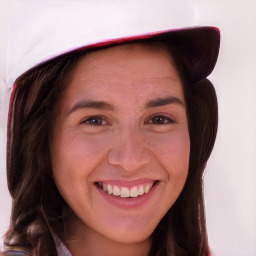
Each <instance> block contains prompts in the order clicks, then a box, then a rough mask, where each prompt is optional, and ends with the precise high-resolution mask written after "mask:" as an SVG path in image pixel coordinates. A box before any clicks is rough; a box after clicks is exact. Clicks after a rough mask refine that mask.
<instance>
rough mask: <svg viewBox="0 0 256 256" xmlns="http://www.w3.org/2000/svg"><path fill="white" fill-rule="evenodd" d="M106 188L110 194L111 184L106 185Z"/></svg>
mask: <svg viewBox="0 0 256 256" xmlns="http://www.w3.org/2000/svg"><path fill="white" fill-rule="evenodd" d="M107 190H108V193H109V194H110V195H111V194H112V187H111V185H109V184H108V185H107Z"/></svg>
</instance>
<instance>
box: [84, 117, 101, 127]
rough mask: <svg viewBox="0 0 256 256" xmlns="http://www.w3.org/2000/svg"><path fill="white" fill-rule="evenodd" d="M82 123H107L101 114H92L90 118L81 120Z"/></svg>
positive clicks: (97, 124) (98, 124)
mask: <svg viewBox="0 0 256 256" xmlns="http://www.w3.org/2000/svg"><path fill="white" fill-rule="evenodd" d="M81 123H82V124H89V125H96V126H100V125H104V124H106V121H105V120H104V119H103V118H102V117H99V116H92V117H90V118H87V119H85V120H84V121H82V122H81Z"/></svg>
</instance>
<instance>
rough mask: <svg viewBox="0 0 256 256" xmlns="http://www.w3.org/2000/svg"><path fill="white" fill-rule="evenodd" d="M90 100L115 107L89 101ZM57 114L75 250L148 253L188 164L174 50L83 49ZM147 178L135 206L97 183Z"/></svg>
mask: <svg viewBox="0 0 256 256" xmlns="http://www.w3.org/2000/svg"><path fill="white" fill-rule="evenodd" d="M159 99H167V100H165V101H163V100H159ZM170 99H172V100H170ZM92 100H93V101H101V102H102V101H104V102H105V103H107V104H109V105H110V106H109V105H108V107H106V106H105V105H106V104H105V105H104V104H103V105H102V104H101V106H99V105H97V106H96V105H94V106H90V107H88V106H85V104H84V102H88V101H92ZM149 102H151V104H149ZM152 102H153V103H154V102H158V104H153V103H152ZM159 102H160V103H159ZM87 105H88V104H87ZM156 105H157V106H156ZM159 116H161V118H160V119H159V118H158V117H159ZM91 117H95V118H94V120H96V123H97V124H95V123H93V121H92V119H89V118H91ZM54 119H55V123H54V125H53V141H52V165H53V177H54V180H55V183H56V186H57V188H58V189H59V191H60V193H61V195H62V196H63V198H64V199H65V201H66V202H67V204H68V205H69V207H70V208H71V209H72V214H71V215H70V216H69V218H68V220H67V222H66V224H65V234H64V239H65V243H66V244H67V246H68V248H69V249H70V251H71V252H72V253H73V254H74V255H76V256H80V255H83V256H84V255H88V256H89V255H90V256H100V255H103V254H102V253H103V252H104V255H105V256H108V255H111V256H115V255H126V256H128V255H133V256H136V255H140V256H143V255H148V253H149V250H150V245H151V238H150V236H151V234H152V232H153V231H154V229H155V228H156V226H157V225H158V223H159V222H160V220H161V219H162V218H163V216H164V215H165V214H166V213H167V211H168V210H169V209H170V208H171V206H172V205H173V203H174V202H175V201H176V199H177V198H178V196H179V194H180V193H181V191H182V189H183V186H184V183H185V181H186V178H187V173H188V166H189V153H190V139H189V132H188V122H187V114H186V106H185V100H184V94H183V89H182V83H181V80H180V77H179V75H178V72H177V70H176V67H175V64H174V61H173V59H172V56H171V55H170V53H169V52H168V50H167V49H166V48H165V46H164V45H162V44H157V43H154V44H153V43H152V44H147V45H145V44H132V45H119V46H115V47H111V48H107V49H102V50H98V51H95V52H92V53H89V54H87V55H85V56H84V57H82V58H81V59H80V60H79V62H78V63H77V64H76V66H75V67H74V68H73V70H72V72H71V74H70V76H69V79H68V86H67V89H66V90H65V92H64V93H63V95H62V96H61V99H60V101H59V102H58V104H57V105H56V109H55V118H54ZM144 178H147V179H152V180H156V181H158V182H157V186H156V187H155V189H154V191H153V190H152V193H151V194H150V198H149V200H147V202H146V203H145V204H143V205H142V206H139V207H135V208H132V209H126V208H122V207H116V206H113V205H112V204H110V203H109V202H108V201H106V200H105V199H104V198H103V197H102V196H101V195H100V193H99V191H98V188H97V186H96V185H95V182H98V181H105V180H115V181H116V180H117V181H120V180H121V181H122V182H125V181H134V180H138V179H144Z"/></svg>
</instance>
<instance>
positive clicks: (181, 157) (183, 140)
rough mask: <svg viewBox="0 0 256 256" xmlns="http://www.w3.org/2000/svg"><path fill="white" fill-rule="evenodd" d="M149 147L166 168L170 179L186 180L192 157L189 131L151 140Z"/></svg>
mask: <svg viewBox="0 0 256 256" xmlns="http://www.w3.org/2000/svg"><path fill="white" fill-rule="evenodd" d="M149 147H150V148H151V149H152V152H153V154H154V155H155V157H156V159H157V160H158V161H159V163H160V164H161V165H162V166H163V167H164V169H165V171H166V174H167V175H168V179H171V178H173V179H175V178H176V179H182V180H184V179H185V178H186V176H187V172H188V167H189V155H190V138H189V133H188V130H187V129H185V128H184V129H180V130H177V131H172V132H170V133H168V134H163V135H161V136H158V137H157V138H151V139H150V146H149ZM184 177H185V178H184Z"/></svg>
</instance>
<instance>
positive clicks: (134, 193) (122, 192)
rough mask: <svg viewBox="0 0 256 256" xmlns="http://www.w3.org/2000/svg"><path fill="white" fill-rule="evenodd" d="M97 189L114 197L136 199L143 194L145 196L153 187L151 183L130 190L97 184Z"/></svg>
mask: <svg viewBox="0 0 256 256" xmlns="http://www.w3.org/2000/svg"><path fill="white" fill-rule="evenodd" d="M98 185H99V187H101V188H102V189H103V190H104V191H105V192H106V193H108V194H109V195H111V194H112V195H114V196H121V197H138V196H142V195H144V194H147V193H148V192H149V191H150V189H151V188H152V186H153V182H150V183H148V184H147V185H146V186H145V187H144V186H143V185H140V186H133V187H132V188H131V189H130V190H129V188H128V187H121V188H120V187H118V186H113V187H112V186H111V185H110V184H104V183H101V182H99V183H98Z"/></svg>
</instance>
